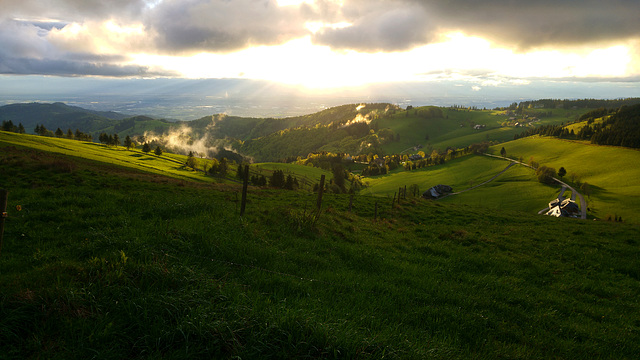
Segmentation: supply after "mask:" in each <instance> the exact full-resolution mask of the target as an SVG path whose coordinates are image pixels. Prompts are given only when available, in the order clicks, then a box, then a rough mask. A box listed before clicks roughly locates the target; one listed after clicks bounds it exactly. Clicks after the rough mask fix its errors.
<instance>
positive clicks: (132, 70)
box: [0, 56, 177, 77]
mask: <svg viewBox="0 0 640 360" xmlns="http://www.w3.org/2000/svg"><path fill="white" fill-rule="evenodd" d="M0 74H4V75H37V74H47V75H59V76H107V77H130V76H136V77H152V76H175V75H177V74H175V73H169V72H156V71H150V69H149V68H148V67H145V66H137V65H119V64H110V63H105V62H87V61H73V60H60V59H33V58H6V57H3V56H0Z"/></svg>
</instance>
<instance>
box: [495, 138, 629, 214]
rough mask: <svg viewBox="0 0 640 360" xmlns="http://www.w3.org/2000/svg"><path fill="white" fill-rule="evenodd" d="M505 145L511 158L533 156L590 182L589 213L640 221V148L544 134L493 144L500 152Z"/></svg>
mask: <svg viewBox="0 0 640 360" xmlns="http://www.w3.org/2000/svg"><path fill="white" fill-rule="evenodd" d="M502 146H504V148H505V150H506V151H507V155H508V156H510V157H516V158H519V157H522V158H523V159H524V160H525V161H529V160H530V159H531V158H532V157H533V159H534V161H536V162H538V163H539V164H540V165H546V166H550V167H553V168H555V169H556V170H558V169H559V168H560V167H564V168H565V169H566V170H567V175H566V176H565V180H567V181H571V179H572V178H573V177H575V178H576V179H579V180H580V182H581V183H584V182H586V183H588V184H589V187H590V193H591V194H590V196H588V198H587V201H588V206H589V208H590V209H591V210H590V213H591V214H592V215H594V216H596V217H598V218H604V217H606V216H607V215H616V214H617V215H619V216H622V218H623V219H628V220H630V221H634V222H638V221H640V215H639V214H638V209H640V196H639V194H640V183H639V182H638V181H637V179H640V168H639V167H638V166H635V164H638V163H639V162H640V152H639V151H638V150H633V149H628V148H622V147H613V146H598V145H592V144H587V143H584V142H577V141H568V140H560V139H555V138H545V137H538V136H534V137H528V138H523V139H519V140H516V141H512V142H508V143H505V144H501V145H500V146H495V147H492V151H493V152H494V153H495V154H498V153H499V151H500V149H501V147H502Z"/></svg>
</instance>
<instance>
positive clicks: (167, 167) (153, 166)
mask: <svg viewBox="0 0 640 360" xmlns="http://www.w3.org/2000/svg"><path fill="white" fill-rule="evenodd" d="M0 142H3V143H7V144H13V145H18V146H25V147H29V148H34V149H39V150H44V151H52V152H56V153H59V154H64V155H69V156H76V157H81V158H84V159H89V160H95V161H100V162H104V163H109V164H113V165H118V166H123V167H128V168H133V169H137V170H142V171H147V172H151V173H155V174H159V175H165V176H171V177H174V178H178V179H183V180H195V181H204V182H215V181H216V180H215V179H214V178H212V177H209V176H206V175H205V174H204V173H203V172H201V171H193V170H189V169H188V168H186V167H185V166H184V164H185V162H186V159H187V157H186V156H184V155H177V154H171V153H164V154H162V155H161V156H157V155H155V154H154V153H153V151H152V152H150V153H148V154H146V153H144V152H142V151H141V150H139V149H130V150H127V148H125V147H122V146H119V147H113V146H107V145H103V144H98V143H93V142H85V141H76V140H69V139H58V138H51V137H43V136H37V135H27V134H16V133H10V132H5V131H0Z"/></svg>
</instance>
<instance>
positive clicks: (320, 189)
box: [317, 175, 324, 210]
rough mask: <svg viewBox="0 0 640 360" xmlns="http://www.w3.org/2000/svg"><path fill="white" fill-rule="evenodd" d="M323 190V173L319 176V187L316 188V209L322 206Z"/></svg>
mask: <svg viewBox="0 0 640 360" xmlns="http://www.w3.org/2000/svg"><path fill="white" fill-rule="evenodd" d="M323 192H324V175H322V176H320V187H319V188H318V203H317V207H318V210H320V208H321V207H322V193H323Z"/></svg>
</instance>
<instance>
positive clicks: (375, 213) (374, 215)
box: [373, 201, 378, 221]
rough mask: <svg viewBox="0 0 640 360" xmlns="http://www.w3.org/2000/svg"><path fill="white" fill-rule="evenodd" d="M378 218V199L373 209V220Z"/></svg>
mask: <svg viewBox="0 0 640 360" xmlns="http://www.w3.org/2000/svg"><path fill="white" fill-rule="evenodd" d="M377 220H378V202H377V201H376V206H375V208H374V210H373V221H377Z"/></svg>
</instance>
